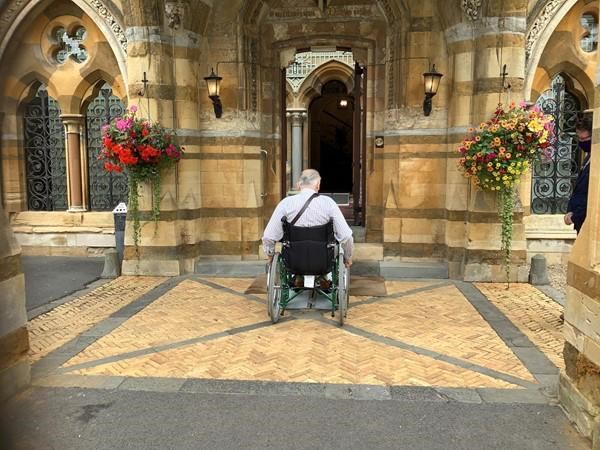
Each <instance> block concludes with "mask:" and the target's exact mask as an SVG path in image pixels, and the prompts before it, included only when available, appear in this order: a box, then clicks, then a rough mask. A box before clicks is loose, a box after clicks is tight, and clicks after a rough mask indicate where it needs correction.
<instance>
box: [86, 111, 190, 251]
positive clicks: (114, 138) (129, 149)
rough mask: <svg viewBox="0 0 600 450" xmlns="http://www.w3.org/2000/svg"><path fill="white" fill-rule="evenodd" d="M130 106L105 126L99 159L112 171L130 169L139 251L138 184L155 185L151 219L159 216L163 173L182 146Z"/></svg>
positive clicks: (179, 153)
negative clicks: (137, 115) (137, 114)
mask: <svg viewBox="0 0 600 450" xmlns="http://www.w3.org/2000/svg"><path fill="white" fill-rule="evenodd" d="M136 112H137V108H136V107H135V106H131V107H130V108H129V110H128V111H127V112H126V113H125V114H124V115H123V116H122V117H116V118H115V119H113V120H112V121H111V123H110V124H108V125H105V126H104V127H102V149H101V150H100V154H99V155H98V159H100V160H102V161H104V168H105V169H106V170H107V171H109V172H122V171H125V173H127V178H128V182H129V207H128V213H129V214H130V215H131V218H132V219H133V241H134V244H135V249H136V253H137V252H138V243H139V239H140V230H141V225H140V210H139V192H138V188H139V184H140V183H141V182H149V183H150V185H151V187H152V219H153V220H154V222H155V223H157V221H158V218H159V216H160V185H161V176H162V174H163V173H164V172H165V171H166V170H167V169H168V168H170V167H172V166H173V165H175V164H176V163H177V161H179V160H180V159H181V156H182V154H183V150H184V149H183V147H181V146H179V145H177V144H176V143H175V142H174V140H173V134H172V133H171V132H169V131H167V130H166V129H165V128H163V127H162V126H161V125H160V124H158V123H156V122H150V121H149V120H147V119H142V118H139V117H136Z"/></svg>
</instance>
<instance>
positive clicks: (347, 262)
mask: <svg viewBox="0 0 600 450" xmlns="http://www.w3.org/2000/svg"><path fill="white" fill-rule="evenodd" d="M344 265H345V266H346V267H347V268H348V269H349V268H350V266H351V265H352V259H345V260H344Z"/></svg>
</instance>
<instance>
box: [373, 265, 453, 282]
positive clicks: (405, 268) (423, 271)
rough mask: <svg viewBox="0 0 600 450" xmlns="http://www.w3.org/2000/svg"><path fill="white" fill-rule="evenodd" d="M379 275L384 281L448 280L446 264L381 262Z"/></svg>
mask: <svg viewBox="0 0 600 450" xmlns="http://www.w3.org/2000/svg"><path fill="white" fill-rule="evenodd" d="M379 273H380V275H381V276H382V277H384V278H385V279H386V280H388V279H389V280H391V279H395V278H442V279H445V278H448V263H445V262H403V261H381V262H380V263H379Z"/></svg>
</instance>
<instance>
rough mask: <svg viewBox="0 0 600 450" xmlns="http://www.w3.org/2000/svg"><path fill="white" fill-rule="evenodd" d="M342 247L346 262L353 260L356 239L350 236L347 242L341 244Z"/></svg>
mask: <svg viewBox="0 0 600 450" xmlns="http://www.w3.org/2000/svg"><path fill="white" fill-rule="evenodd" d="M340 245H341V246H342V249H343V250H344V261H348V260H350V259H352V252H353V251H354V239H353V238H352V236H350V237H349V238H348V239H346V240H345V241H343V242H341V243H340Z"/></svg>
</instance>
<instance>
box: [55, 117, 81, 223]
mask: <svg viewBox="0 0 600 450" xmlns="http://www.w3.org/2000/svg"><path fill="white" fill-rule="evenodd" d="M60 118H61V119H62V121H63V124H64V125H65V134H66V137H67V145H66V148H67V151H66V154H67V167H68V173H67V180H68V200H69V212H81V211H85V210H86V207H85V206H86V202H85V196H84V191H85V190H84V188H83V186H84V177H83V162H84V160H83V158H82V157H81V154H82V152H81V136H82V131H83V120H84V118H83V116H82V115H81V114H62V115H61V116H60Z"/></svg>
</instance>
